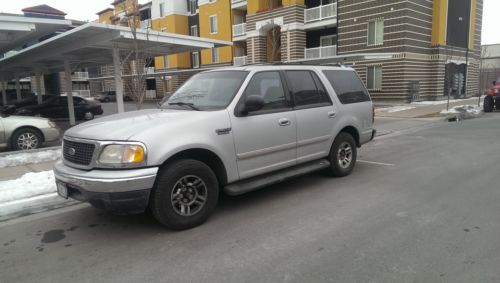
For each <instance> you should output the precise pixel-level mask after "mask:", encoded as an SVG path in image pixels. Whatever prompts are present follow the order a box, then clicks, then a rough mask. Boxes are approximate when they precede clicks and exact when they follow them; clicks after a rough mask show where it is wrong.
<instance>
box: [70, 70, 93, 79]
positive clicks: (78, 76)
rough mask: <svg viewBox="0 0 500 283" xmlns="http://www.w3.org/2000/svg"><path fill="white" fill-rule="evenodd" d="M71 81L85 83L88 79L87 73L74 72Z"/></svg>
mask: <svg viewBox="0 0 500 283" xmlns="http://www.w3.org/2000/svg"><path fill="white" fill-rule="evenodd" d="M71 79H72V80H73V81H87V80H88V79H89V72H74V73H73V75H72V76H71Z"/></svg>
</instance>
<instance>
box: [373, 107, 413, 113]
mask: <svg viewBox="0 0 500 283" xmlns="http://www.w3.org/2000/svg"><path fill="white" fill-rule="evenodd" d="M415 108H417V107H413V106H393V107H386V108H379V109H376V110H375V111H377V112H387V113H395V112H400V111H406V110H412V109H415Z"/></svg>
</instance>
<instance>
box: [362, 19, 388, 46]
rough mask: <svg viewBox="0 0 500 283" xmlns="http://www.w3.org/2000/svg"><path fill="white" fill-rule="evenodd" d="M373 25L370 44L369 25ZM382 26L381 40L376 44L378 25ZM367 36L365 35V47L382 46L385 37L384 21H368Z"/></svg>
mask: <svg viewBox="0 0 500 283" xmlns="http://www.w3.org/2000/svg"><path fill="white" fill-rule="evenodd" d="M371 23H373V29H374V32H373V43H370V24H371ZM380 24H381V25H382V39H381V41H380V42H377V38H378V37H379V33H378V31H379V29H380V27H378V25H380ZM366 30H367V35H366V45H367V46H380V45H384V35H385V24H384V19H374V20H369V21H368V23H367V28H366Z"/></svg>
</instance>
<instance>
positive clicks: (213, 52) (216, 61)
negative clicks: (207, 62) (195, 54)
mask: <svg viewBox="0 0 500 283" xmlns="http://www.w3.org/2000/svg"><path fill="white" fill-rule="evenodd" d="M211 51H212V54H211V57H212V58H211V59H212V64H219V63H220V57H219V56H220V54H219V53H220V52H219V48H218V47H214V48H212V49H211ZM214 55H216V56H215V57H214ZM214 58H215V59H217V60H214Z"/></svg>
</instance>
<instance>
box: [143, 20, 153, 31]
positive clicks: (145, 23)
mask: <svg viewBox="0 0 500 283" xmlns="http://www.w3.org/2000/svg"><path fill="white" fill-rule="evenodd" d="M150 28H151V20H144V21H141V29H150Z"/></svg>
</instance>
